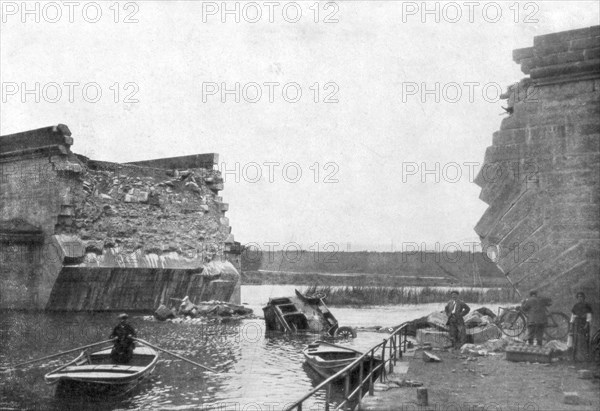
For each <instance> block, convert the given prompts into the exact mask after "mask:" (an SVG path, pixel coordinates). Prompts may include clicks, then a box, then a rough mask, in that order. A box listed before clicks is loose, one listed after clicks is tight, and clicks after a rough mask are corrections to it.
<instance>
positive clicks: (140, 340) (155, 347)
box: [134, 338, 217, 372]
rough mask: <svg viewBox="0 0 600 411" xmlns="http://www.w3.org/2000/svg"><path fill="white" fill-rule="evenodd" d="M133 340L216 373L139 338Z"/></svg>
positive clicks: (209, 369) (210, 369)
mask: <svg viewBox="0 0 600 411" xmlns="http://www.w3.org/2000/svg"><path fill="white" fill-rule="evenodd" d="M134 340H135V341H139V342H141V343H142V344H146V345H147V346H148V347H152V348H154V349H155V350H159V351H164V352H166V353H167V354H171V355H172V356H174V357H177V358H179V359H180V360H183V361H187V362H189V363H190V364H194V365H196V366H198V367H201V368H204V369H205V370H208V371H211V372H217V370H214V369H212V368H210V367H207V366H206V365H202V364H198V363H197V362H194V361H192V360H188V359H187V358H185V357H182V356H181V355H179V354H175V353H174V352H171V351H169V350H165V349H164V348H160V347H157V346H156V345H152V344H150V343H149V342H148V341H144V340H142V339H140V338H134Z"/></svg>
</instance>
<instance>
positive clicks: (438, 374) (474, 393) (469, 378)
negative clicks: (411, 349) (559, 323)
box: [360, 350, 600, 411]
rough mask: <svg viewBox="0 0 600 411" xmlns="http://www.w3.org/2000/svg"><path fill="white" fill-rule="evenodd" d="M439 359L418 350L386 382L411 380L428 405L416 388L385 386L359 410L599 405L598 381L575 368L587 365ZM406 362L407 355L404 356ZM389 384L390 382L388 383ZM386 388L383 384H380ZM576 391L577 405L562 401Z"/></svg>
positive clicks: (445, 355)
mask: <svg viewBox="0 0 600 411" xmlns="http://www.w3.org/2000/svg"><path fill="white" fill-rule="evenodd" d="M435 355H437V356H438V357H440V358H441V360H442V362H436V363H426V362H424V361H423V359H422V353H421V351H420V350H417V351H416V352H415V355H414V357H412V358H410V359H408V360H407V361H408V365H409V366H408V372H407V373H406V374H392V376H391V377H390V380H402V379H406V380H412V381H419V382H422V383H423V388H426V389H427V393H428V404H429V405H428V406H417V389H416V388H390V389H389V390H386V391H377V392H375V396H373V397H369V396H368V395H367V396H365V397H364V398H363V401H362V403H361V407H360V410H362V411H388V410H389V411H392V410H393V411H404V410H407V411H408V410H411V411H413V410H414V411H416V410H419V411H429V410H435V411H438V410H462V411H475V410H495V411H508V410H510V411H517V410H518V411H521V410H531V411H542V410H543V411H547V410H549V411H552V410H557V411H558V410H582V411H587V410H590V411H592V410H598V409H600V396H599V395H598V393H599V392H600V380H599V379H598V378H592V379H581V378H579V373H578V371H579V370H582V369H588V370H592V371H593V373H594V374H595V375H596V376H598V374H599V371H600V370H599V368H598V366H596V365H594V364H591V363H573V362H570V361H559V362H554V363H552V364H540V363H527V362H510V361H507V360H506V359H505V354H504V353H499V354H497V355H489V356H486V357H469V356H467V355H462V354H460V353H458V352H452V351H435ZM405 360H406V357H405ZM387 385H389V386H394V385H395V384H393V383H390V384H387ZM382 388H383V389H385V388H386V387H385V385H384V386H383V387H382ZM568 392H576V393H577V398H578V404H576V405H574V404H566V403H565V393H568Z"/></svg>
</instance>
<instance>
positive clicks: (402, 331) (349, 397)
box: [284, 322, 410, 411]
mask: <svg viewBox="0 0 600 411" xmlns="http://www.w3.org/2000/svg"><path fill="white" fill-rule="evenodd" d="M409 324H410V322H405V323H403V324H401V325H400V326H399V327H398V328H397V329H396V330H394V331H393V332H392V333H391V334H390V336H389V337H387V338H384V340H383V341H382V342H380V343H379V344H376V345H374V346H373V347H371V348H370V349H369V350H368V351H367V352H365V353H364V354H363V355H361V356H360V357H358V358H357V359H356V360H354V361H353V362H352V363H351V364H349V365H348V366H346V367H345V368H344V369H343V370H341V371H339V372H338V373H336V374H334V375H332V376H331V377H329V378H327V379H326V380H325V381H323V382H322V383H320V384H319V385H317V386H316V387H315V388H313V389H312V390H310V391H309V392H307V393H306V394H304V395H303V396H302V398H299V399H298V400H296V401H294V402H293V403H291V404H290V405H288V406H287V407H286V408H285V410H284V411H291V410H294V409H295V410H297V411H302V404H303V403H304V401H306V400H307V399H309V398H310V397H312V396H313V395H315V394H316V393H317V392H319V391H321V390H323V389H325V411H329V410H330V405H329V403H330V401H331V385H332V384H333V383H334V381H337V380H339V379H341V378H343V379H344V401H342V403H340V404H339V405H338V406H337V407H336V408H335V409H336V410H340V409H344V407H347V406H349V405H350V403H352V402H353V401H354V400H355V399H356V400H360V399H361V398H362V397H363V392H364V391H366V390H368V392H369V395H373V393H374V384H375V382H376V380H377V375H376V374H377V373H378V372H380V374H379V381H380V382H383V381H385V379H386V376H387V374H388V373H390V374H391V373H392V372H394V365H396V362H397V361H398V359H401V358H402V353H403V352H406V344H407V328H408V325H409ZM386 351H387V358H386ZM375 355H380V358H378V359H377V360H378V362H379V361H381V362H380V363H379V364H378V365H377V366H375V367H374V360H375ZM365 359H366V360H367V361H369V368H368V370H369V371H368V373H367V375H366V376H365V375H364V367H363V361H364V360H365ZM386 367H387V370H386ZM356 368H358V381H357V384H356V388H354V390H353V391H350V390H351V387H350V377H351V374H352V373H353V372H354V371H355V369H356ZM365 385H367V388H365ZM355 405H356V404H355Z"/></svg>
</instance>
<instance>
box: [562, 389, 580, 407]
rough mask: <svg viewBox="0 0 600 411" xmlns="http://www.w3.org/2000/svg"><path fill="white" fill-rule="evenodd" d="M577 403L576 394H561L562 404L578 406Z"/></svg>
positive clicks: (577, 396) (577, 397) (578, 399)
mask: <svg viewBox="0 0 600 411" xmlns="http://www.w3.org/2000/svg"><path fill="white" fill-rule="evenodd" d="M579 402H580V398H579V394H578V393H577V392H575V391H573V392H563V403H565V404H570V405H578V404H579Z"/></svg>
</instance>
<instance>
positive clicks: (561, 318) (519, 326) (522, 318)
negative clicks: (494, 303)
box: [494, 306, 569, 340]
mask: <svg viewBox="0 0 600 411" xmlns="http://www.w3.org/2000/svg"><path fill="white" fill-rule="evenodd" d="M546 314H547V318H548V322H547V324H546V329H545V331H544V335H545V336H546V338H548V339H549V340H562V339H564V338H566V337H567V335H568V334H569V317H568V316H567V315H566V314H564V313H561V312H559V311H548V309H546ZM494 324H496V325H497V326H498V328H500V330H502V332H503V333H504V334H505V335H507V336H509V337H518V336H520V335H521V334H523V332H524V331H525V328H526V326H527V315H526V314H525V312H523V310H521V306H516V307H508V308H507V307H500V308H498V316H497V317H496V320H495V321H494Z"/></svg>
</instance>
